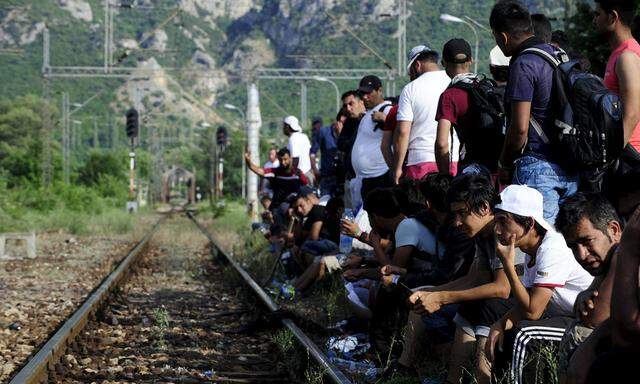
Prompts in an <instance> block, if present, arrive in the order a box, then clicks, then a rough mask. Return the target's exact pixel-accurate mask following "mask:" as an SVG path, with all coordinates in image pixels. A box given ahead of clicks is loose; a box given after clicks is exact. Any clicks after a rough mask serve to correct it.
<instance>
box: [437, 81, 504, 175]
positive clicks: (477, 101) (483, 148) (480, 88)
mask: <svg viewBox="0 0 640 384" xmlns="http://www.w3.org/2000/svg"><path fill="white" fill-rule="evenodd" d="M449 87H450V88H459V89H463V90H465V91H467V92H468V94H469V96H470V99H469V101H470V102H471V104H472V105H473V108H474V111H475V118H476V119H477V124H475V125H474V127H473V130H472V131H471V132H460V131H458V136H459V137H460V141H461V142H462V143H465V147H466V148H467V149H468V148H471V154H470V155H471V156H473V157H476V158H475V159H472V160H474V161H478V160H484V161H482V162H483V163H489V164H492V167H491V168H495V167H496V166H497V164H498V158H499V157H500V154H501V153H502V146H503V144H504V137H505V132H506V127H507V125H506V115H505V109H504V87H501V86H498V84H497V83H496V82H495V81H494V80H492V79H489V78H487V77H486V76H484V75H478V76H477V77H475V78H474V79H473V81H472V82H463V81H458V82H456V83H455V84H451V85H450V86H449ZM478 156H479V157H480V159H478V158H477V157H478Z"/></svg>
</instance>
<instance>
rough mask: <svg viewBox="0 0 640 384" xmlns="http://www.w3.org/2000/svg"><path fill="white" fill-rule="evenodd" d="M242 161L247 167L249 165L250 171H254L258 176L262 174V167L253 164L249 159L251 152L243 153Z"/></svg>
mask: <svg viewBox="0 0 640 384" xmlns="http://www.w3.org/2000/svg"><path fill="white" fill-rule="evenodd" d="M244 161H245V163H246V164H247V167H249V169H250V170H251V172H253V173H255V174H256V175H258V176H264V169H262V167H260V166H259V165H257V164H254V163H253V162H252V161H251V154H250V153H245V154H244Z"/></svg>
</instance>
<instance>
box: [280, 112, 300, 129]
mask: <svg viewBox="0 0 640 384" xmlns="http://www.w3.org/2000/svg"><path fill="white" fill-rule="evenodd" d="M283 123H285V124H287V125H288V126H290V127H291V129H293V131H294V132H301V131H302V127H301V126H300V123H299V122H298V118H297V117H295V116H287V117H285V118H284V120H283Z"/></svg>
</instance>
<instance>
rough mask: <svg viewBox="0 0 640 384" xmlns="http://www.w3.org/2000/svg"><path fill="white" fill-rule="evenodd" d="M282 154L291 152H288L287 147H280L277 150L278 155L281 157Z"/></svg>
mask: <svg viewBox="0 0 640 384" xmlns="http://www.w3.org/2000/svg"><path fill="white" fill-rule="evenodd" d="M284 155H289V156H291V152H289V148H280V149H279V150H278V157H282V156H284Z"/></svg>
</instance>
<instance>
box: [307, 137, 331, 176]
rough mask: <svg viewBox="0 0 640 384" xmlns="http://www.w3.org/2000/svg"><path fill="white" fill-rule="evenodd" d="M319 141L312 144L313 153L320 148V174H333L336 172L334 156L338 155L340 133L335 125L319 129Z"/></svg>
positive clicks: (317, 138)
mask: <svg viewBox="0 0 640 384" xmlns="http://www.w3.org/2000/svg"><path fill="white" fill-rule="evenodd" d="M316 140H317V142H316V143H314V144H315V145H314V146H311V153H313V154H317V152H318V150H320V154H321V158H320V175H322V176H333V175H335V174H336V166H335V162H334V158H335V157H336V151H337V143H338V135H337V134H336V132H335V130H334V129H333V126H331V125H327V126H325V127H322V128H320V129H319V130H318V131H317V136H316Z"/></svg>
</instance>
